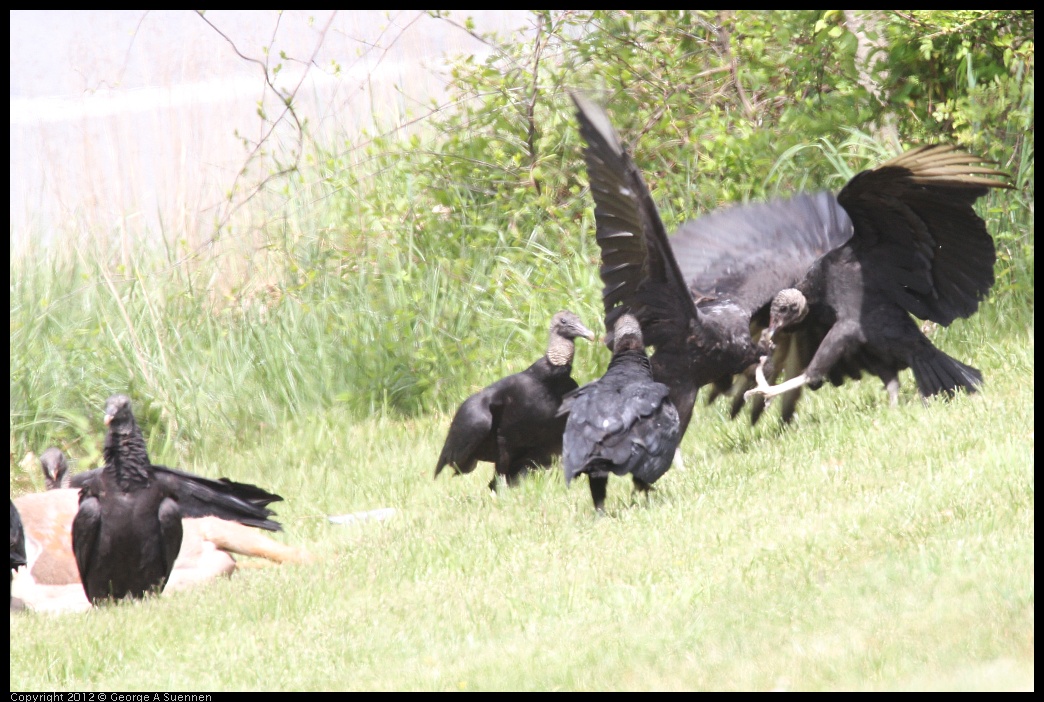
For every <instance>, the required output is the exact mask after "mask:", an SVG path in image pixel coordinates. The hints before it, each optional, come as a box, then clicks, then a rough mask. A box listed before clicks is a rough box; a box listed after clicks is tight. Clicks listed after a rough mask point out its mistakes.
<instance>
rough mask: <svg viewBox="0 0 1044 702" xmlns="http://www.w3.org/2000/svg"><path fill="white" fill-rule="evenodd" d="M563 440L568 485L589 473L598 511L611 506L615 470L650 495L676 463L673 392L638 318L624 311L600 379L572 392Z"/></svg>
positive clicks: (566, 407)
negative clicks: (656, 371) (658, 371)
mask: <svg viewBox="0 0 1044 702" xmlns="http://www.w3.org/2000/svg"><path fill="white" fill-rule="evenodd" d="M559 412H560V414H561V415H562V416H568V420H567V421H566V426H565V435H564V437H563V439H562V444H563V449H562V464H563V466H564V467H565V477H566V484H569V483H570V482H572V480H573V478H575V477H576V476H578V475H580V474H581V473H586V474H587V478H588V481H589V482H590V487H591V499H592V500H593V501H594V507H595V510H596V511H598V512H602V511H603V509H604V505H605V493H606V487H607V485H608V483H609V474H610V473H615V474H616V475H627V474H630V475H631V479H632V480H633V481H634V487H635V489H636V490H639V491H641V492H644V493H648V491H649V489H650V487H651V486H652V484H653V483H655V482H656V481H657V480H658V479H659V478H660V476H662V475H663V474H664V473H666V472H667V469H668V468H670V467H671V461H672V460H673V458H674V451H675V449H676V448H678V442H679V441H680V440H681V431H680V425H679V421H678V411H677V410H676V409H675V407H674V404H673V403H672V402H671V398H670V391H669V390H668V388H667V386H666V385H664V384H663V383H657V382H656V381H655V380H653V375H652V367H651V365H650V364H649V357H648V356H647V355H646V353H645V344H644V343H643V342H642V328H641V326H640V325H639V323H638V320H637V319H636V318H635V317H633V316H632V315H629V314H624V315H622V316H621V317H619V318H618V319H617V320H616V325H615V327H614V328H613V358H612V360H611V361H610V362H609V368H608V369H607V370H606V371H605V375H603V376H602V377H601V378H599V379H598V380H596V381H594V382H591V383H588V384H587V385H585V386H583V387H582V388H580V389H578V390H576V391H574V392H572V393H570V394H569V395H567V396H566V399H565V402H563V403H562V409H561V410H559Z"/></svg>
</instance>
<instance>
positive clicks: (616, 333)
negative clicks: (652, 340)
mask: <svg viewBox="0 0 1044 702" xmlns="http://www.w3.org/2000/svg"><path fill="white" fill-rule="evenodd" d="M625 347H626V348H639V349H643V348H645V342H644V341H643V340H642V325H641V324H639V323H638V318H637V317H635V316H634V315H633V314H625V315H622V316H621V317H620V318H619V319H618V320H616V324H614V325H613V353H616V352H617V351H622V350H623V349H624V348H625Z"/></svg>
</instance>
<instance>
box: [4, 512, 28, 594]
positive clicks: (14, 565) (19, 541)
mask: <svg viewBox="0 0 1044 702" xmlns="http://www.w3.org/2000/svg"><path fill="white" fill-rule="evenodd" d="M25 564H26V558H25V530H24V529H23V528H22V517H21V516H20V515H19V514H18V508H17V507H15V503H14V500H11V580H10V581H9V582H8V601H9V603H10V605H11V606H12V607H13V606H15V602H14V600H13V599H12V598H11V596H10V583H11V582H13V581H14V572H15V571H16V570H18V569H19V568H21V567H23V566H24V565H25Z"/></svg>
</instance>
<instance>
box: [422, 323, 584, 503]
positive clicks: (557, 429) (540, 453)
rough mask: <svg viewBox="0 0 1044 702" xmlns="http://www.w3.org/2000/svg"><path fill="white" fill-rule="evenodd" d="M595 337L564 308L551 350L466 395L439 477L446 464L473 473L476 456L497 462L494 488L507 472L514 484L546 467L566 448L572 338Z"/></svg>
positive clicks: (445, 448) (552, 336)
mask: <svg viewBox="0 0 1044 702" xmlns="http://www.w3.org/2000/svg"><path fill="white" fill-rule="evenodd" d="M577 337H583V338H585V339H589V340H594V338H595V335H594V332H592V331H591V330H590V329H588V328H587V327H585V326H584V325H583V323H582V322H581V321H580V318H579V317H577V316H576V315H575V314H573V313H572V312H569V311H565V310H563V311H561V312H558V313H556V314H555V316H554V317H553V318H552V319H551V334H550V338H549V339H548V342H547V353H545V354H544V355H543V356H542V357H541V358H540V359H539V360H538V361H537V362H536V363H534V364H533V365H531V366H530V367H529V368H527V369H525V370H524V371H521V372H519V373H515V374H514V375H509V376H507V377H506V378H501V379H500V380H498V381H497V382H495V383H493V384H492V385H490V386H488V387H486V388H483V389H482V390H479V391H478V392H477V393H475V394H474V395H472V396H471V397H469V398H468V399H466V400H464V403H463V404H461V406H460V408H459V409H458V410H457V413H456V414H455V415H454V417H453V421H452V422H451V423H450V428H449V433H448V434H447V436H446V443H445V444H444V445H443V447H442V453H440V454H439V462H438V465H436V466H435V477H436V478H437V477H438V476H439V473H440V472H441V471H442V469H443V468H444V467H446V466H447V465H449V466H453V468H454V470H455V471H456V473H457V474H458V475H459V474H462V473H470V472H471V471H473V470H475V464H476V463H477V462H478V461H488V462H490V463H493V465H494V474H493V480H492V481H490V484H489V487H490V489H491V490H496V489H497V478H498V476H503V477H504V478H506V479H507V481H508V484H509V485H514V484H515V483H516V482H517V481H518V478H519V476H521V475H522V474H524V473H525V472H526V471H527V470H528V469H529V468H530V467H531V466H540V467H546V466H549V465H551V461H552V459H553V458H554V457H555V456H557V455H559V454H560V453H562V431H563V430H564V429H565V422H566V418H565V417H560V416H558V408H559V405H561V404H562V397H563V396H564V395H565V394H566V393H567V392H569V391H570V390H575V389H576V388H577V383H576V381H575V380H573V378H572V377H571V375H570V373H572V370H573V352H574V350H575V346H574V343H573V340H574V339H576V338H577Z"/></svg>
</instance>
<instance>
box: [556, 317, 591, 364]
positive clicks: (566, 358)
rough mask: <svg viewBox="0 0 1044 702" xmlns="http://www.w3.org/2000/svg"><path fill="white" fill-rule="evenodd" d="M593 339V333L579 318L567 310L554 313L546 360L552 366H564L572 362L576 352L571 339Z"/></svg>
mask: <svg viewBox="0 0 1044 702" xmlns="http://www.w3.org/2000/svg"><path fill="white" fill-rule="evenodd" d="M581 336H582V337H583V338H585V339H591V340H593V339H594V336H595V335H594V332H593V331H591V330H590V329H588V328H587V327H585V326H584V324H583V322H581V321H580V318H579V317H577V316H576V315H575V314H573V313H572V312H570V311H568V310H562V311H561V312H557V313H555V316H554V317H552V318H551V338H550V339H548V342H547V360H549V361H550V362H551V363H552V364H553V365H556V366H565V365H569V364H570V363H572V362H573V352H574V351H575V350H576V349H575V347H574V345H573V339H575V338H577V337H581Z"/></svg>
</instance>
